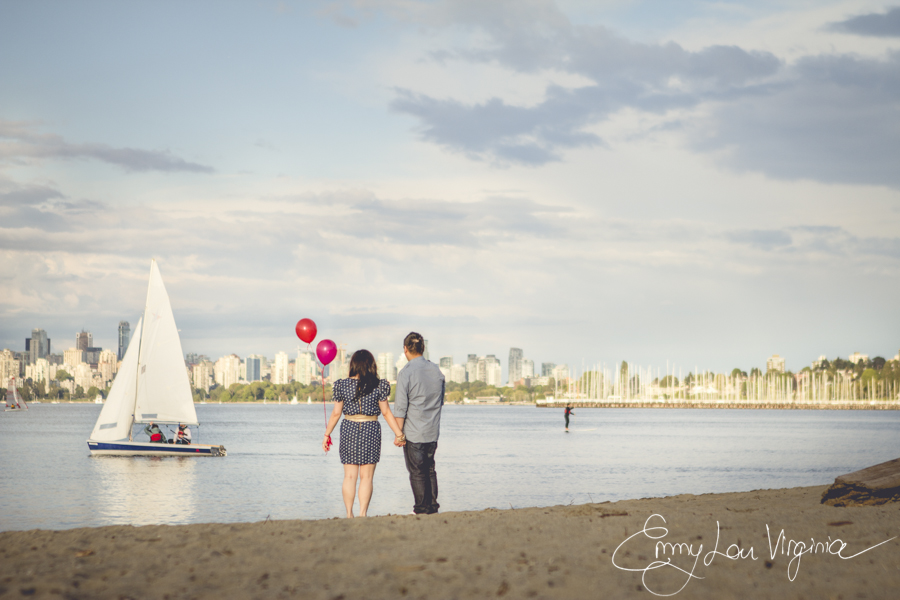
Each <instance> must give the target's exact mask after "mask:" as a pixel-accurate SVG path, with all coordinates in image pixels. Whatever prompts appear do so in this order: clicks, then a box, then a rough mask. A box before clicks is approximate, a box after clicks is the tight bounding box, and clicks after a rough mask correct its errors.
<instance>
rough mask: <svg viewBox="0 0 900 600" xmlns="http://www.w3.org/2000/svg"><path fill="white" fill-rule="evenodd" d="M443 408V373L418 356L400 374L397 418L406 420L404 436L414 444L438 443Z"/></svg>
mask: <svg viewBox="0 0 900 600" xmlns="http://www.w3.org/2000/svg"><path fill="white" fill-rule="evenodd" d="M443 406H444V374H443V373H441V370H440V369H439V368H438V366H437V365H436V364H434V363H433V362H431V361H427V360H425V359H424V358H422V357H421V356H417V357H415V358H414V359H412V360H411V361H409V362H408V363H406V366H405V367H403V369H401V370H400V373H399V374H398V375H397V395H396V396H395V398H394V410H393V413H394V416H395V417H398V418H401V419H406V422H405V423H404V424H403V433H404V434H406V440H407V441H408V442H413V443H414V444H423V443H426V442H436V441H437V439H438V435H439V434H440V429H441V407H443Z"/></svg>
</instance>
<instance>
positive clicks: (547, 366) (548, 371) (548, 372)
mask: <svg viewBox="0 0 900 600" xmlns="http://www.w3.org/2000/svg"><path fill="white" fill-rule="evenodd" d="M555 368H556V363H541V377H553V369H555Z"/></svg>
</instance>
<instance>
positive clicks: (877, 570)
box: [0, 486, 900, 600]
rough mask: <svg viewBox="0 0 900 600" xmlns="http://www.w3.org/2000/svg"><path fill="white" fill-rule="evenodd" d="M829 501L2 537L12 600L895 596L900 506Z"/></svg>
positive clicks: (759, 500)
mask: <svg viewBox="0 0 900 600" xmlns="http://www.w3.org/2000/svg"><path fill="white" fill-rule="evenodd" d="M825 489H826V486H816V487H805V488H792V489H781V490H759V491H753V492H741V493H731V494H706V495H700V496H693V495H681V496H673V497H668V498H650V499H639V500H625V501H620V502H615V503H602V504H583V505H574V506H556V507H548V508H522V509H513V510H484V511H472V512H457V513H442V514H438V515H431V516H409V515H404V516H392V515H388V516H380V517H371V518H368V519H352V520H349V519H331V520H319V521H299V520H295V521H269V522H259V523H244V524H198V525H184V526H145V527H130V526H115V527H100V528H91V529H87V528H85V529H72V530H65V531H43V530H33V531H24V532H3V533H0V548H2V550H0V552H2V561H0V598H18V597H23V596H27V597H38V598H85V599H88V598H116V599H119V598H159V599H176V598H211V599H212V598H322V599H329V600H331V599H344V600H349V599H352V598H429V599H434V598H496V597H507V598H642V597H650V596H652V595H653V594H672V593H674V592H678V590H679V589H681V591H680V592H678V594H677V595H678V597H682V598H846V599H850V598H893V597H896V594H897V590H898V589H900V539H892V540H891V541H888V542H887V543H883V544H881V543H882V542H885V540H889V539H890V538H893V537H894V536H897V535H898V534H900V504H896V503H894V504H886V505H883V506H865V507H851V508H836V507H832V506H825V505H822V504H820V498H821V496H822V493H823V491H824V490H825ZM336 501H337V500H336ZM652 515H659V516H656V517H654V516H652ZM648 519H649V520H648ZM663 519H665V522H663ZM717 521H718V522H719V525H718V537H719V539H718V545H717V541H716V539H717V524H716V522H717ZM767 525H768V534H767V528H766V526H767ZM661 527H664V528H665V529H660V528H661ZM782 530H783V536H782V535H781V532H782ZM650 536H653V537H655V538H656V537H658V538H659V539H651V538H650ZM659 536H662V537H659ZM811 538H812V540H814V542H811ZM838 540H840V541H838ZM797 542H801V543H803V544H804V545H803V546H798V544H797ZM663 543H669V544H672V545H671V546H662V544H663ZM682 543H683V544H684V545H676V544H682ZM658 544H659V545H658ZM813 544H814V545H813ZM877 544H881V545H879V546H876V545H877ZM770 546H771V548H770ZM773 548H774V553H775V556H774V557H773V556H772V553H773ZM810 548H812V550H811V551H810ZM867 549H868V550H867ZM798 550H799V551H800V552H804V553H803V554H801V555H800V556H799V558H797V557H796V554H797V553H798ZM866 550H867V551H866ZM862 551H865V552H863V553H862V554H859V553H860V552H862ZM657 552H658V553H659V555H658V557H657ZM679 552H680V553H679ZM854 555H856V556H854ZM729 556H736V557H738V558H735V559H732V558H729ZM668 559H671V563H670V565H675V566H676V567H678V568H677V569H676V568H675V567H673V566H670V565H664V566H660V565H663V563H664V562H665V561H666V560H668ZM792 560H793V562H791V561H792ZM654 562H655V565H656V566H659V568H652V567H654ZM648 567H651V568H649V569H648ZM625 569H634V571H628V570H625ZM679 569H683V571H682V570H679ZM689 573H693V576H691V575H689ZM701 578H702V579H701Z"/></svg>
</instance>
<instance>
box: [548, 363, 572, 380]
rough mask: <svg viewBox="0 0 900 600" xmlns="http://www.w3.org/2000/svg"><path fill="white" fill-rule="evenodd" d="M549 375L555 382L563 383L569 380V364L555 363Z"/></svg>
mask: <svg viewBox="0 0 900 600" xmlns="http://www.w3.org/2000/svg"><path fill="white" fill-rule="evenodd" d="M550 376H551V377H553V379H555V380H556V381H557V382H559V383H563V382H565V381H568V380H569V366H568V365H556V366H554V367H553V369H552V370H551V371H550Z"/></svg>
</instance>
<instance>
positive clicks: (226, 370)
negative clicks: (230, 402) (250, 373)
mask: <svg viewBox="0 0 900 600" xmlns="http://www.w3.org/2000/svg"><path fill="white" fill-rule="evenodd" d="M214 372H215V378H216V383H217V384H219V385H221V386H222V387H226V388H227V387H230V386H231V384H233V383H237V382H238V381H240V379H241V357H240V356H238V355H237V354H229V355H228V356H223V357H222V358H220V359H219V360H217V361H216V364H215V367H214Z"/></svg>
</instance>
